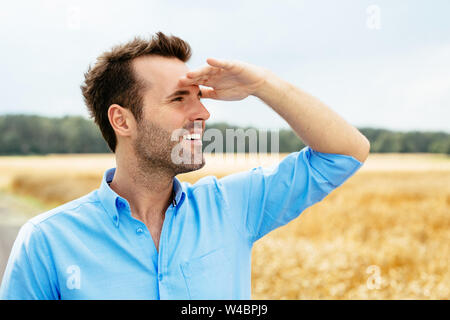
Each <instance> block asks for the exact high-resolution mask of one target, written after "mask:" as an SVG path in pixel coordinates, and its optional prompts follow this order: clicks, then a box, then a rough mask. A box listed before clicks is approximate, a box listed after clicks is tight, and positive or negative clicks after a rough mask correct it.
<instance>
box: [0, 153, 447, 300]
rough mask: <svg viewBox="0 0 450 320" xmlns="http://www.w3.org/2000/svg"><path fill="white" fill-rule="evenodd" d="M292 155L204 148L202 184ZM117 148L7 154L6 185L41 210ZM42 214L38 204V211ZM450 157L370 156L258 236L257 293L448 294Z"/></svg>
mask: <svg viewBox="0 0 450 320" xmlns="http://www.w3.org/2000/svg"><path fill="white" fill-rule="evenodd" d="M284 156H286V155H283V154H282V155H279V156H272V157H270V156H261V157H258V156H249V157H247V158H245V156H243V155H241V156H239V157H237V158H235V159H234V160H233V161H234V162H233V161H231V160H230V159H229V158H227V159H222V158H220V157H214V156H205V158H206V163H207V164H206V166H205V167H204V168H203V169H201V170H199V171H196V172H192V173H188V174H183V175H180V176H178V177H179V178H180V180H182V181H189V182H191V183H194V182H195V181H196V180H198V179H199V178H201V177H203V176H205V175H210V174H211V175H216V176H217V177H219V178H220V177H222V176H224V175H227V174H230V173H232V172H236V171H242V170H247V169H250V168H252V167H255V166H258V165H263V166H269V165H273V164H276V163H277V162H278V161H279V160H281V159H282V158H283V157H284ZM113 166H115V162H114V158H113V156H112V155H49V156H32V157H0V189H2V190H7V191H8V192H13V193H15V194H20V195H27V196H31V197H33V198H34V199H38V200H39V201H40V203H41V204H42V205H43V208H48V209H49V208H52V207H54V206H56V205H58V204H61V203H64V202H67V201H70V200H72V199H75V198H77V197H79V196H81V195H83V194H86V193H88V192H90V191H91V190H93V189H96V188H98V186H99V184H100V180H101V177H102V175H103V172H104V170H106V169H108V168H110V167H113ZM36 213H40V212H36ZM449 270H450V157H449V156H445V155H429V154H371V155H370V156H369V158H368V160H367V161H366V163H365V164H364V166H363V168H362V169H360V170H359V171H358V172H357V173H356V174H355V175H354V176H353V177H351V178H350V179H349V180H347V181H346V182H345V183H344V184H343V185H342V186H341V187H340V188H338V189H336V190H334V191H333V192H331V193H330V194H329V195H328V196H327V197H326V198H325V199H324V200H323V201H321V202H319V203H317V204H316V205H314V206H312V207H310V208H308V209H306V210H305V211H304V212H303V213H302V214H301V215H300V217H299V218H297V219H296V220H294V221H292V222H291V223H289V224H288V225H286V226H284V227H281V228H279V229H277V230H275V231H273V232H272V233H270V234H269V235H267V236H265V237H264V238H262V239H261V240H259V241H257V242H256V243H255V246H254V249H253V254H252V298H253V299H449V298H450V272H449Z"/></svg>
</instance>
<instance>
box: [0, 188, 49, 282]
mask: <svg viewBox="0 0 450 320" xmlns="http://www.w3.org/2000/svg"><path fill="white" fill-rule="evenodd" d="M40 212H43V208H42V207H39V206H38V205H35V204H32V203H30V202H29V201H27V200H26V199H25V198H22V197H19V196H15V195H12V194H10V193H7V192H5V191H0V279H2V277H3V272H4V271H5V267H6V264H7V262H8V257H9V254H10V252H11V248H12V245H13V243H14V240H15V239H16V236H17V233H18V231H19V229H20V227H21V226H22V225H23V224H24V223H25V222H26V221H27V220H28V219H29V218H31V217H32V216H33V215H35V214H38V213H40Z"/></svg>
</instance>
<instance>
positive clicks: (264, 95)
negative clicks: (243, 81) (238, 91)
mask: <svg viewBox="0 0 450 320" xmlns="http://www.w3.org/2000/svg"><path fill="white" fill-rule="evenodd" d="M281 85H282V80H281V79H280V78H278V77H277V76H276V75H275V74H274V73H273V72H271V71H270V70H264V75H263V76H262V79H261V83H260V84H259V86H258V87H257V88H256V89H255V91H254V92H253V94H252V95H253V96H255V97H257V98H259V99H261V100H263V101H265V102H268V100H269V99H270V97H271V96H274V95H276V93H277V92H280V90H281Z"/></svg>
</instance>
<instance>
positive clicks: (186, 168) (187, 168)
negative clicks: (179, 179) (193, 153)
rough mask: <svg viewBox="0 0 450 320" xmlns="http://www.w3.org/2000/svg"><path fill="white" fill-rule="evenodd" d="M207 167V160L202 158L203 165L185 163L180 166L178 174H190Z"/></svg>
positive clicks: (177, 170)
mask: <svg viewBox="0 0 450 320" xmlns="http://www.w3.org/2000/svg"><path fill="white" fill-rule="evenodd" d="M204 166H205V159H204V158H203V157H202V162H201V163H189V164H188V163H183V164H179V165H178V166H177V169H176V174H182V173H188V172H192V171H197V170H200V169H201V168H203V167H204Z"/></svg>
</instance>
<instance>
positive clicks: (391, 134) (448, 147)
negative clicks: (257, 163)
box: [0, 114, 450, 155]
mask: <svg viewBox="0 0 450 320" xmlns="http://www.w3.org/2000/svg"><path fill="white" fill-rule="evenodd" d="M212 128H214V129H216V130H215V131H214V132H216V133H219V132H220V133H221V134H222V137H223V143H221V144H217V141H216V142H214V140H215V139H214V138H211V139H210V141H209V142H208V141H205V142H204V145H203V149H205V148H208V145H209V144H210V143H216V146H221V147H220V148H214V150H215V151H216V152H226V151H227V150H230V149H226V145H227V139H234V142H235V144H234V145H235V147H234V150H233V151H234V152H238V151H239V149H238V148H237V146H238V141H239V134H240V137H241V138H243V140H241V141H244V144H245V148H244V149H243V150H242V151H244V152H249V151H252V150H254V149H252V148H250V147H249V141H250V134H249V133H250V132H253V133H254V132H255V131H256V132H257V134H256V139H257V141H258V143H257V145H258V147H257V151H261V150H260V149H259V147H260V146H261V145H260V140H259V138H260V133H262V132H266V136H264V135H263V136H261V137H267V138H266V139H264V140H266V143H267V152H271V151H272V145H271V141H272V140H271V138H272V135H275V134H278V149H279V152H283V153H286V152H287V153H288V152H294V151H298V150H301V149H302V148H303V147H304V146H305V144H304V143H303V142H302V141H301V140H300V138H299V137H298V136H297V135H296V134H295V133H294V132H293V131H292V130H290V129H280V130H278V131H276V133H275V132H274V131H270V130H268V131H265V130H262V129H259V130H258V129H255V128H252V127H239V126H234V125H230V124H227V123H222V122H221V123H207V124H206V128H205V129H212ZM227 129H228V133H227ZM230 129H233V130H230ZM236 129H241V130H236ZM249 129H251V130H249ZM0 130H1V131H0V132H1V135H0V155H44V154H50V153H111V151H110V150H109V148H108V146H107V144H106V142H105V141H104V140H103V137H102V135H101V133H100V130H99V129H98V127H97V126H96V124H95V123H94V122H93V121H92V120H88V119H86V118H84V117H81V116H65V117H62V118H49V117H44V116H38V115H23V114H8V115H1V116H0ZM324 130H326V127H325V129H324ZM358 130H359V131H360V132H361V133H362V134H364V135H365V136H366V137H367V138H368V139H369V141H370V144H371V153H388V152H398V153H422V152H427V153H443V154H450V134H448V133H445V132H421V131H408V132H399V131H391V130H386V129H376V128H358ZM233 132H234V136H233V135H230V133H233ZM227 137H228V138H227ZM274 138H276V135H275V136H274ZM220 149H222V150H220ZM209 150H211V146H210V148H209Z"/></svg>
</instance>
